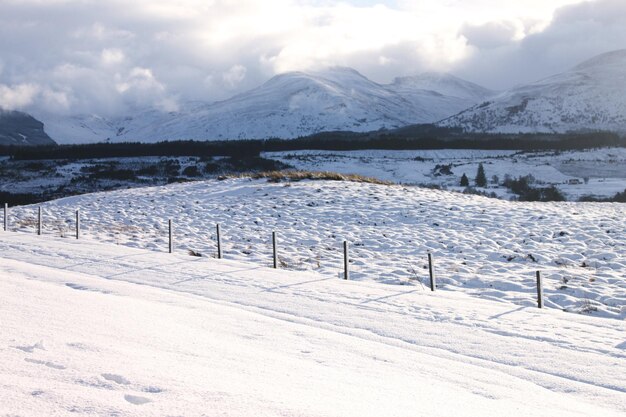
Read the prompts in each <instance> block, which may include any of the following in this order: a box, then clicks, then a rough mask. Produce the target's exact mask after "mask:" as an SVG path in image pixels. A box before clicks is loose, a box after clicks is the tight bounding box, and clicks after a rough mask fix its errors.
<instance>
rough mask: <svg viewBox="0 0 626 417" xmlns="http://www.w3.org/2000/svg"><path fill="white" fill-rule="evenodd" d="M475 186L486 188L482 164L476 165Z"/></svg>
mask: <svg viewBox="0 0 626 417" xmlns="http://www.w3.org/2000/svg"><path fill="white" fill-rule="evenodd" d="M474 181H476V186H477V187H486V186H487V176H486V175H485V168H483V164H482V162H481V163H480V164H478V172H477V173H476V179H475V180H474Z"/></svg>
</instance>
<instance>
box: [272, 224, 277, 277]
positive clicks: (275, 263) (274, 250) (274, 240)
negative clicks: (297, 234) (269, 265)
mask: <svg viewBox="0 0 626 417" xmlns="http://www.w3.org/2000/svg"><path fill="white" fill-rule="evenodd" d="M272 249H273V252H274V269H277V268H278V253H277V252H276V232H272Z"/></svg>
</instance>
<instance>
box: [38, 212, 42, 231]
mask: <svg viewBox="0 0 626 417" xmlns="http://www.w3.org/2000/svg"><path fill="white" fill-rule="evenodd" d="M41 229H42V225H41V206H39V208H38V211H37V235H39V236H41Z"/></svg>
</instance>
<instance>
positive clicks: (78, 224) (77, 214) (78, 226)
mask: <svg viewBox="0 0 626 417" xmlns="http://www.w3.org/2000/svg"><path fill="white" fill-rule="evenodd" d="M79 237H80V213H79V211H78V210H76V239H78V238H79Z"/></svg>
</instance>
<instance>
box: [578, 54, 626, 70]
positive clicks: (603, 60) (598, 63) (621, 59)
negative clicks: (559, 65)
mask: <svg viewBox="0 0 626 417" xmlns="http://www.w3.org/2000/svg"><path fill="white" fill-rule="evenodd" d="M616 65H618V66H621V67H622V68H626V49H618V50H616V51H610V52H606V53H604V54H600V55H596V56H594V57H593V58H591V59H588V60H586V61H584V62H582V63H580V64H578V65H577V66H576V67H574V69H575V70H588V69H591V68H606V67H612V66H616Z"/></svg>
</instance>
